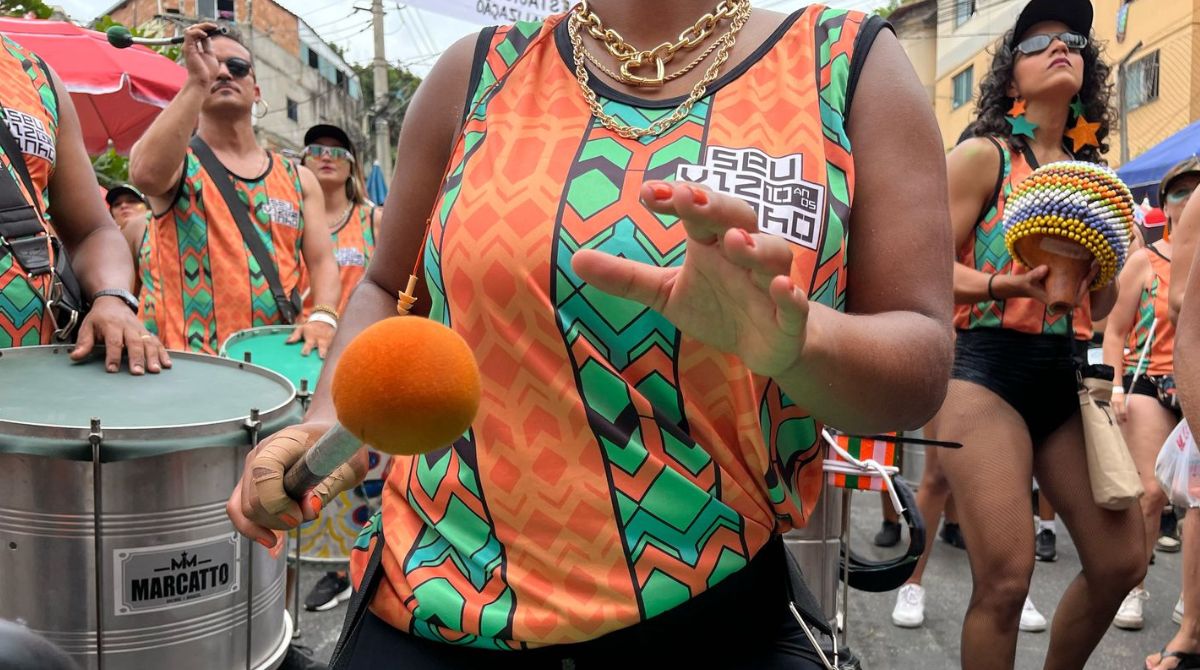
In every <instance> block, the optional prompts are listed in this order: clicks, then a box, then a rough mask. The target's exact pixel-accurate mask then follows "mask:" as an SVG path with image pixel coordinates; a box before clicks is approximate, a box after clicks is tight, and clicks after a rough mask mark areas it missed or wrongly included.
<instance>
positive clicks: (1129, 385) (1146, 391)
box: [1121, 375, 1183, 421]
mask: <svg viewBox="0 0 1200 670" xmlns="http://www.w3.org/2000/svg"><path fill="white" fill-rule="evenodd" d="M1163 379H1170V380H1171V386H1172V387H1174V380H1173V379H1172V378H1171V375H1164V376H1162V377H1151V376H1149V375H1138V378H1137V381H1136V382H1135V381H1134V380H1133V375H1125V377H1124V378H1123V379H1122V380H1121V383H1122V384H1123V385H1124V386H1125V392H1126V393H1136V394H1137V395H1144V396H1149V397H1151V398H1154V399H1155V400H1157V401H1158V404H1159V405H1161V406H1162V408H1163V409H1165V410H1167V411H1168V412H1170V413H1171V414H1174V415H1175V420H1176V421H1182V420H1183V408H1182V407H1180V406H1179V403H1178V402H1170V401H1167V402H1163V399H1162V398H1160V397H1158V384H1156V383H1155V380H1159V381H1160V382H1161V381H1162V380H1163Z"/></svg>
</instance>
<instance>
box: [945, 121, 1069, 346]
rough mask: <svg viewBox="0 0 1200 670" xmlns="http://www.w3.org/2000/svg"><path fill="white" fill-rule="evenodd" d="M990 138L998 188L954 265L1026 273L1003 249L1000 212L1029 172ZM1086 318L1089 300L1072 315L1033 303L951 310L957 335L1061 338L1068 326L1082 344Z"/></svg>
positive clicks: (985, 303)
mask: <svg viewBox="0 0 1200 670" xmlns="http://www.w3.org/2000/svg"><path fill="white" fill-rule="evenodd" d="M995 139H996V142H997V143H998V144H999V145H1000V156H1001V172H1000V174H1001V177H1000V188H999V189H998V192H997V194H996V199H995V200H994V201H993V202H991V203H989V204H988V208H987V211H986V212H984V215H983V217H982V218H981V219H980V220H979V222H978V224H977V225H976V226H975V228H974V230H973V231H972V233H971V237H970V238H969V239H968V240H967V242H966V244H964V245H963V247H962V249H960V250H959V254H958V262H960V263H962V264H963V265H966V266H967V267H969V268H974V269H976V270H978V271H980V272H982V273H984V274H989V275H992V274H1014V275H1020V274H1025V273H1026V272H1028V270H1027V269H1026V268H1025V267H1023V266H1022V265H1021V264H1019V263H1016V262H1014V261H1013V258H1012V256H1011V255H1009V253H1008V249H1007V247H1006V246H1005V244H1004V208H1005V204H1006V203H1007V202H1008V198H1009V196H1011V195H1012V192H1013V191H1014V190H1015V189H1016V187H1017V186H1018V185H1020V183H1021V182H1023V181H1025V178H1026V177H1028V176H1029V175H1030V173H1032V172H1033V167H1032V166H1030V165H1029V162H1028V161H1027V160H1026V159H1025V155H1024V154H1023V153H1022V152H1016V153H1014V152H1013V151H1012V150H1011V148H1010V147H1009V144H1008V138H1006V137H997V138H995ZM1091 313H1092V312H1091V296H1090V295H1089V296H1088V297H1086V298H1085V299H1084V301H1083V303H1081V304H1080V305H1079V306H1078V307H1076V308H1075V310H1074V312H1073V313H1068V312H1062V313H1056V312H1051V311H1050V308H1049V307H1047V306H1046V305H1044V304H1042V303H1040V302H1038V301H1037V300H1034V299H1033V298H1024V297H1018V298H1009V299H1008V300H991V299H986V298H985V299H984V300H981V301H980V302H977V303H970V304H959V305H955V310H954V327H955V328H958V329H960V330H969V329H972V328H1008V329H1011V330H1016V331H1018V332H1022V333H1029V334H1032V335H1039V334H1040V335H1060V336H1065V335H1066V334H1067V333H1068V329H1069V328H1070V327H1071V324H1072V322H1073V323H1074V331H1075V338H1076V339H1080V340H1087V339H1091V337H1092V318H1091Z"/></svg>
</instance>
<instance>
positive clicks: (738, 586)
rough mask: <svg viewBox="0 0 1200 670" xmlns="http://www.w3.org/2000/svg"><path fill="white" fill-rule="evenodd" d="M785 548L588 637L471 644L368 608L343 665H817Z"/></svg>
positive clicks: (439, 668) (763, 669) (759, 669)
mask: <svg viewBox="0 0 1200 670" xmlns="http://www.w3.org/2000/svg"><path fill="white" fill-rule="evenodd" d="M784 551H787V550H786V549H785V548H784V546H783V542H782V541H781V540H780V539H779V538H775V539H773V540H772V541H771V542H769V543H768V544H767V546H765V547H763V549H762V550H761V551H759V553H758V555H757V556H755V557H754V558H753V559H751V561H750V563H749V564H748V565H747V566H746V567H745V568H742V569H741V570H740V571H738V572H736V573H734V574H732V575H730V576H729V577H726V578H725V579H724V580H723V581H722V582H721V583H720V584H717V585H716V586H714V587H713V588H711V589H709V590H707V591H705V592H703V593H701V594H700V595H699V596H697V597H695V598H693V599H692V600H689V601H688V602H686V603H684V604H682V605H680V606H678V607H675V608H674V609H671V610H668V611H667V612H665V613H663V614H660V615H658V616H656V617H654V618H652V619H649V620H646V621H643V622H642V623H640V624H637V625H635V626H632V627H630V628H625V629H622V630H618V631H616V632H613V633H609V634H608V635H604V636H602V637H599V638H596V639H594V640H591V641H588V642H581V643H577V644H567V645H554V646H549V647H539V648H536V649H530V650H524V651H493V650H487V649H471V648H464V647H461V646H455V645H452V644H448V643H442V642H432V641H429V640H425V639H423V638H418V637H415V636H413V635H409V634H408V633H405V632H403V631H399V630H396V629H395V628H393V627H392V626H391V625H389V624H388V623H386V622H385V621H383V620H382V619H380V618H379V617H376V616H375V615H374V614H373V613H370V612H367V614H366V618H365V619H364V620H363V621H362V624H361V626H360V627H359V629H358V636H357V639H355V640H354V641H353V643H352V644H353V647H352V648H349V647H348V648H347V649H345V650H344V653H345V654H346V655H347V656H348V657H349V659H350V661H349V666H348V667H349V668H350V670H378V669H379V668H392V667H395V668H406V669H407V670H459V669H463V670H467V669H470V670H474V669H475V668H487V670H517V669H520V670H543V669H544V670H562V669H563V668H573V669H575V670H588V669H589V668H605V669H608V668H624V669H628V670H633V669H634V668H656V667H689V666H690V667H712V668H723V669H727V670H740V669H742V668H744V669H745V670H818V669H819V668H821V667H823V666H822V665H821V664H820V662H819V660H818V656H817V655H816V654H815V652H813V650H812V646H811V645H810V644H809V642H808V638H807V637H806V636H805V635H804V632H803V630H802V629H801V628H800V625H799V624H798V623H797V622H796V620H795V618H794V617H793V616H792V613H791V611H790V610H789V609H788V599H787V593H788V587H787V579H788V577H787V572H786V570H787V567H786V563H785V557H784V555H783V552H784Z"/></svg>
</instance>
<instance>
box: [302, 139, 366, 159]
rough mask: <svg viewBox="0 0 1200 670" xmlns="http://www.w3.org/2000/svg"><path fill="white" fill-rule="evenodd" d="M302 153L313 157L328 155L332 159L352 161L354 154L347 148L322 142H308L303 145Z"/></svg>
mask: <svg viewBox="0 0 1200 670" xmlns="http://www.w3.org/2000/svg"><path fill="white" fill-rule="evenodd" d="M304 154H305V155H306V156H312V157H313V158H324V157H326V156H328V157H329V158H332V159H333V160H345V161H350V162H351V163H353V162H354V154H352V153H350V150H349V149H346V148H344V147H330V146H326V145H324V144H310V145H308V146H306V147H304Z"/></svg>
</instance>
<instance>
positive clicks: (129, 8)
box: [105, 0, 369, 151]
mask: <svg viewBox="0 0 1200 670" xmlns="http://www.w3.org/2000/svg"><path fill="white" fill-rule="evenodd" d="M105 13H106V14H108V15H110V16H112V18H113V20H115V21H117V22H119V23H121V24H124V25H126V26H130V27H135V26H136V27H139V28H143V29H146V30H148V31H152V32H153V33H155V34H161V35H174V34H176V31H178V30H179V26H180V25H181V24H186V23H187V22H191V21H197V20H214V19H215V20H219V21H226V22H229V23H231V24H234V25H236V26H237V28H238V30H239V31H240V32H241V36H242V39H243V41H245V43H246V45H247V47H249V49H250V51H251V53H253V55H254V64H255V75H256V77H257V79H258V85H259V87H260V89H261V92H262V99H263V101H264V102H265V105H264V106H263V109H258V110H256V118H255V130H256V132H257V133H258V136H259V139H260V141H262V142H263V144H265V145H267V146H269V147H271V148H273V149H280V150H293V151H294V150H298V149H300V148H301V144H302V142H303V138H304V131H305V130H307V129H308V128H309V127H310V126H312V125H315V124H318V123H332V124H335V125H337V126H339V127H341V128H343V129H345V130H346V132H347V133H348V134H349V135H350V137H351V139H353V140H354V141H355V144H356V145H357V146H358V147H359V148H360V149H369V147H368V146H367V145H366V144H365V143H364V141H363V138H364V136H365V134H364V132H363V118H364V116H365V114H364V106H363V101H362V90H361V86H360V82H359V80H358V76H357V75H356V74H355V72H354V70H353V69H352V68H351V67H350V66H349V65H348V64H347V63H346V62H345V61H344V60H343V59H342V58H341V56H339V55H338V53H337V52H335V51H334V50H333V49H332V48H331V47H330V46H329V44H327V43H326V42H325V41H324V40H322V39H321V38H320V37H319V36H318V35H317V34H316V32H315V31H313V30H312V28H310V27H309V26H308V24H306V23H305V22H304V21H303V20H302V19H300V17H298V16H296V15H295V14H293V13H291V12H290V11H288V10H287V9H284V8H283V7H282V6H280V5H278V4H276V3H275V2H272V0H123V1H122V2H119V3H118V4H116V5H114V6H113V7H112V8H110V9H109V10H108V11H107V12H105ZM163 17H168V18H163ZM176 18H178V19H179V20H175V19H176Z"/></svg>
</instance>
